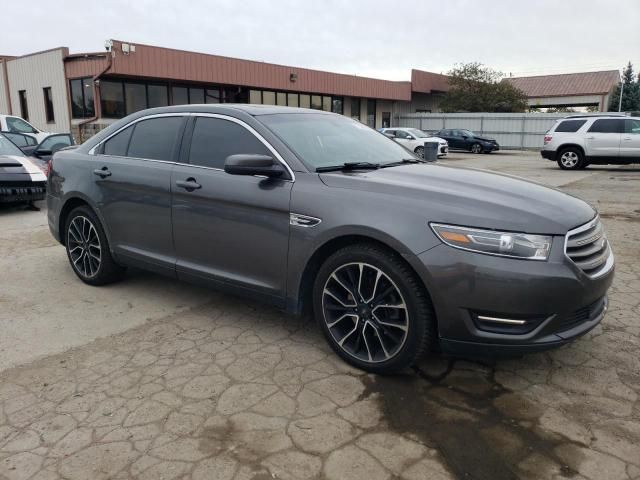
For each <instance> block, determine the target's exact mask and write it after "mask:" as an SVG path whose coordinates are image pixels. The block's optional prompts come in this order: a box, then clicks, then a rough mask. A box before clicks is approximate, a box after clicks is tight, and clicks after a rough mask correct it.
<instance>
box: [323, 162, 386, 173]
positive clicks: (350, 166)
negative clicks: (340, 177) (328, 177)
mask: <svg viewBox="0 0 640 480" xmlns="http://www.w3.org/2000/svg"><path fill="white" fill-rule="evenodd" d="M380 167H381V165H380V164H379V163H371V162H345V163H343V164H340V165H329V166H326V167H318V168H316V172H337V171H339V170H359V169H363V170H377V169H378V168H380Z"/></svg>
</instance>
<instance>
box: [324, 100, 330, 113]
mask: <svg viewBox="0 0 640 480" xmlns="http://www.w3.org/2000/svg"><path fill="white" fill-rule="evenodd" d="M322 110H324V111H325V112H330V111H331V97H322Z"/></svg>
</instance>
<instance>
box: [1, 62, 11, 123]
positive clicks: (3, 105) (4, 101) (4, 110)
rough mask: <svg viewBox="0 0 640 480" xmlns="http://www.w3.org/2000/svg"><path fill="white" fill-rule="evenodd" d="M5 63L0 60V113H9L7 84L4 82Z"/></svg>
mask: <svg viewBox="0 0 640 480" xmlns="http://www.w3.org/2000/svg"><path fill="white" fill-rule="evenodd" d="M5 68H6V63H5V62H0V113H4V114H5V115H6V114H8V113H9V102H8V99H7V84H6V82H5V77H4V75H5V70H4V69H5Z"/></svg>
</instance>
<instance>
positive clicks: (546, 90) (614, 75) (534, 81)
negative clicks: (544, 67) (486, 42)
mask: <svg viewBox="0 0 640 480" xmlns="http://www.w3.org/2000/svg"><path fill="white" fill-rule="evenodd" d="M505 81H508V82H511V83H512V84H513V85H514V86H515V87H516V88H519V89H520V90H522V91H523V92H524V93H526V94H527V96H528V97H565V96H574V95H605V94H607V93H609V92H610V91H611V90H612V89H613V88H614V87H615V86H616V85H617V84H618V82H619V81H620V73H619V72H618V71H617V70H607V71H602V72H583V73H565V74H561V75H542V76H536V77H511V78H506V79H505Z"/></svg>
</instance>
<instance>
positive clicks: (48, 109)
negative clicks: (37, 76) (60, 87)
mask: <svg viewBox="0 0 640 480" xmlns="http://www.w3.org/2000/svg"><path fill="white" fill-rule="evenodd" d="M42 94H43V95H44V112H45V116H46V117H47V123H52V122H54V121H55V118H54V115H53V99H52V98H51V87H45V88H43V89H42Z"/></svg>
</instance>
